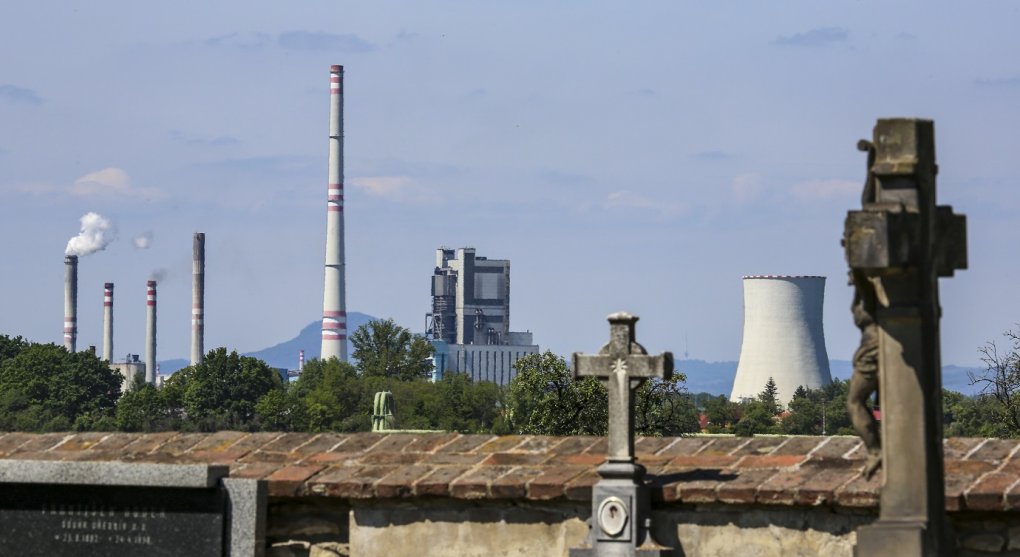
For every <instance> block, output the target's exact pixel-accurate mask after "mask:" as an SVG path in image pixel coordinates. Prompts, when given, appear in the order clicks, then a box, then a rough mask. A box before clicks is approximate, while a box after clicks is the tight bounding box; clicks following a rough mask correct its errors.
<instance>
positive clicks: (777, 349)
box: [730, 275, 832, 404]
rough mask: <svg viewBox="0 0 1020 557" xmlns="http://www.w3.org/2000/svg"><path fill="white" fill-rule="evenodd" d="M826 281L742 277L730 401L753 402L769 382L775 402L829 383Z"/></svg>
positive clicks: (795, 278)
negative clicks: (737, 356) (737, 350)
mask: <svg viewBox="0 0 1020 557" xmlns="http://www.w3.org/2000/svg"><path fill="white" fill-rule="evenodd" d="M824 299H825V277H818V276H772V275H758V276H746V277H744V338H743V341H742V342H741V345H740V362H739V363H738V364H737V376H736V377H735V378H734V380H733V391H732V393H731V394H730V400H734V401H739V400H741V399H746V398H753V397H755V396H757V395H758V393H760V392H761V391H762V389H764V388H765V384H766V383H767V382H768V380H769V377H771V378H772V379H773V380H774V381H775V382H776V386H777V387H778V389H779V401H780V402H781V403H784V404H785V403H787V402H789V401H790V399H791V398H793V393H794V391H796V390H797V387H798V386H801V385H803V386H805V387H808V388H814V389H817V388H819V387H821V386H823V385H826V384H828V383H829V382H830V381H832V377H831V376H830V374H829V357H828V355H827V354H826V352H825V333H824V332H823V330H822V304H823V301H824Z"/></svg>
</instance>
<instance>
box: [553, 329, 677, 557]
mask: <svg viewBox="0 0 1020 557" xmlns="http://www.w3.org/2000/svg"><path fill="white" fill-rule="evenodd" d="M637 320H638V317H637V316H634V315H630V314H629V313H625V312H619V313H614V314H612V315H610V316H609V342H608V343H606V345H605V346H603V347H602V349H601V350H599V353H598V354H595V355H587V354H581V353H575V354H574V357H573V363H574V378H575V379H580V378H582V377H586V376H593V377H598V378H600V379H601V380H602V381H603V382H604V383H605V384H606V387H607V388H608V390H609V454H608V458H607V459H606V462H605V463H604V464H602V465H601V466H599V468H598V473H599V476H601V479H600V480H599V481H598V483H596V484H595V486H594V487H593V488H592V529H591V533H590V534H589V537H588V547H585V548H575V549H571V550H570V555H571V557H590V556H624V555H626V556H638V555H640V556H652V555H654V556H659V555H666V554H668V548H665V547H662V546H660V545H659V544H657V543H656V542H655V541H654V540H653V539H652V536H651V534H650V528H651V512H650V511H651V504H650V501H649V498H648V488H647V486H645V485H644V483H643V482H642V479H643V478H644V475H645V468H644V466H641V465H640V464H637V463H636V462H635V461H634V398H635V396H634V395H635V390H636V389H637V388H638V387H639V386H641V383H643V382H645V381H646V380H648V379H650V378H652V377H659V378H662V379H669V378H670V377H672V376H673V354H672V353H671V352H664V353H662V354H659V355H657V356H650V355H648V352H647V351H646V350H645V349H644V347H643V346H641V345H640V344H638V343H637V341H636V340H635V337H634V325H635V324H636V323H637Z"/></svg>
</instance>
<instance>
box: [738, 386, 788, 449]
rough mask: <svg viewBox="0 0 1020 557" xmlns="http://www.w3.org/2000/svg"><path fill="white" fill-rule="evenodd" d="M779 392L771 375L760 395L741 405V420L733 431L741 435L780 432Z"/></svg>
mask: <svg viewBox="0 0 1020 557" xmlns="http://www.w3.org/2000/svg"><path fill="white" fill-rule="evenodd" d="M778 394H779V389H778V388H777V387H776V382H775V381H774V380H773V379H772V378H771V377H769V380H768V381H767V382H766V383H765V388H763V389H762V391H761V392H760V393H758V397H757V398H756V399H755V400H752V401H749V402H746V403H744V404H743V405H741V413H740V421H738V422H737V423H736V425H734V426H733V432H734V433H735V434H737V435H740V436H751V435H755V434H759V433H779V432H780V428H779V426H778V425H777V424H776V414H778V413H779V409H780V406H779V400H778V398H777V397H778Z"/></svg>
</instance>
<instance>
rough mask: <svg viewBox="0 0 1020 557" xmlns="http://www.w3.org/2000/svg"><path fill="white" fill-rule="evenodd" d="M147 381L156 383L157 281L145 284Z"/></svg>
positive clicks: (151, 383) (152, 383)
mask: <svg viewBox="0 0 1020 557" xmlns="http://www.w3.org/2000/svg"><path fill="white" fill-rule="evenodd" d="M145 286H146V293H145V382H146V383H148V384H150V385H155V384H156V281H154V280H150V281H149V282H147V283H146V284H145Z"/></svg>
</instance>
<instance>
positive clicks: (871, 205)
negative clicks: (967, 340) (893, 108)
mask: <svg viewBox="0 0 1020 557" xmlns="http://www.w3.org/2000/svg"><path fill="white" fill-rule="evenodd" d="M858 146H859V148H861V149H862V150H865V151H868V153H869V156H868V177H867V181H866V183H865V188H864V195H863V199H862V208H861V210H859V211H850V212H849V213H848V215H847V219H846V228H845V231H844V247H845V249H846V258H847V263H848V264H849V266H850V270H851V276H852V279H853V280H852V281H853V284H854V287H855V296H854V306H853V313H854V320H855V322H856V323H857V325H858V327H860V328H861V345H860V347H859V348H858V350H857V353H856V354H855V355H854V374H853V377H852V378H851V384H850V393H849V396H848V400H847V406H848V410H849V411H850V413H851V416H852V417H853V419H854V426H855V428H856V429H857V430H858V433H859V434H860V435H861V437H862V438H863V439H864V441H865V444H866V446H867V447H868V449H869V452H870V453H871V454H870V457H869V461H868V465H867V466H866V468H865V470H864V473H865V475H868V476H870V475H871V474H872V473H875V472H876V471H881V474H882V486H881V495H880V511H879V519H878V520H877V521H876V522H875V523H874V524H872V525H869V526H865V527H862V528H860V529H858V531H857V546H856V548H855V555H858V556H864V555H896V556H898V557H913V556H934V555H949V554H952V551H953V544H952V542H951V541H950V539H949V538H948V527H949V524H948V521H947V520H946V516H945V478H944V471H943V462H942V379H941V372H940V370H941V363H940V361H939V358H940V354H939V317H940V315H941V308H940V306H939V293H938V278H939V277H946V276H952V275H953V272H954V271H955V270H957V269H964V268H966V266H967V251H966V220H965V217H963V216H962V215H956V214H954V213H953V211H952V208H951V207H945V206H937V205H936V204H935V175H936V173H937V170H938V168H937V166H936V164H935V132H934V125H933V123H932V122H931V121H930V120H915V119H906V118H894V119H881V120H879V121H878V123H877V124H876V125H875V129H874V140H873V141H872V142H868V141H863V140H862V141H861V142H860V143H859V144H858ZM875 391H877V392H878V394H879V403H880V406H881V409H882V420H881V430H880V432H879V429H878V425H877V424H876V422H875V421H874V418H873V417H872V416H871V414H870V412H869V411H867V408H866V407H865V404H864V403H865V401H866V399H867V398H869V397H870V395H871V394H872V393H874V392H875ZM879 433H880V434H879Z"/></svg>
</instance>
